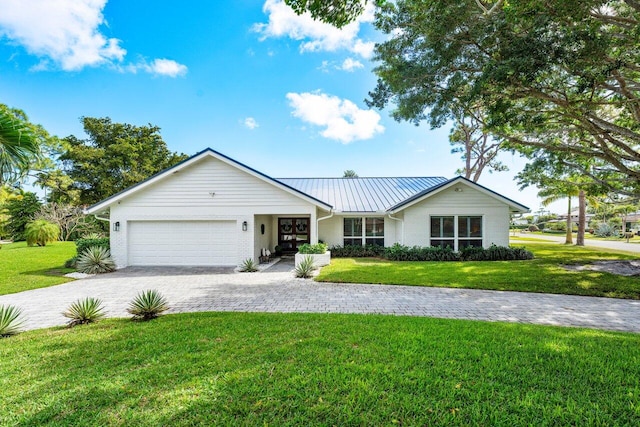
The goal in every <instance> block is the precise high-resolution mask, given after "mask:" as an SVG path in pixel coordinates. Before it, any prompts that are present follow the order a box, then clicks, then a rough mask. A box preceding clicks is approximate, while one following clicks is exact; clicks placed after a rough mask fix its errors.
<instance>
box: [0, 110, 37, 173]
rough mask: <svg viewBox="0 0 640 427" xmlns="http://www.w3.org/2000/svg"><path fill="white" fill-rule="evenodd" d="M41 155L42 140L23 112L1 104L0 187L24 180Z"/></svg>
mask: <svg viewBox="0 0 640 427" xmlns="http://www.w3.org/2000/svg"><path fill="white" fill-rule="evenodd" d="M39 153H40V139H39V138H38V136H37V135H36V134H34V132H33V125H32V124H31V123H29V121H28V119H27V116H26V114H25V113H24V111H22V110H18V109H15V108H9V107H7V106H6V105H4V104H0V185H3V184H5V183H13V182H15V181H17V180H19V179H20V178H23V177H24V176H25V175H26V173H27V172H28V170H29V166H30V165H31V163H32V162H34V161H35V159H37V158H38V155H39Z"/></svg>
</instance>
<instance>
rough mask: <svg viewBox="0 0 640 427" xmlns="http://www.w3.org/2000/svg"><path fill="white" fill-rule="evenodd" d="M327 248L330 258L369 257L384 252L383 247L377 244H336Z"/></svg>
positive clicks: (378, 255)
mask: <svg viewBox="0 0 640 427" xmlns="http://www.w3.org/2000/svg"><path fill="white" fill-rule="evenodd" d="M329 250H330V251H331V257H332V258H371V257H381V256H382V255H383V254H384V247H382V246H377V245H367V246H362V245H345V246H339V245H336V246H331V247H330V248H329Z"/></svg>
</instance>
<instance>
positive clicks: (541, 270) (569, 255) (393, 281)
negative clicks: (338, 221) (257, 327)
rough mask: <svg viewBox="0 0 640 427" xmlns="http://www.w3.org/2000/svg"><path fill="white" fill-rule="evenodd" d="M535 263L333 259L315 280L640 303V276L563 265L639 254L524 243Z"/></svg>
mask: <svg viewBox="0 0 640 427" xmlns="http://www.w3.org/2000/svg"><path fill="white" fill-rule="evenodd" d="M526 248H527V249H529V250H530V251H532V252H533V254H534V255H535V259H533V260H526V261H491V262H477V261H467V262H437V261H429V262H415V261H388V260H381V259H376V258H344V259H336V258H334V259H333V260H332V262H331V265H329V266H327V267H324V268H323V269H322V270H321V272H320V274H319V275H318V276H317V277H316V280H318V281H322V282H338V283H376V284H389V285H412V286H435V287H450V288H469V289H490V290H502V291H521V292H545V293H554V294H567V295H587V296H602V297H613V298H630V299H640V277H637V276H635V277H625V276H620V275H616V274H611V273H608V272H603V271H586V270H583V271H569V270H567V269H566V268H565V265H567V264H568V265H588V264H591V263H594V262H598V261H604V260H633V259H637V256H633V255H631V254H628V253H623V252H615V251H608V250H602V249H594V248H586V247H577V246H564V245H558V244H545V243H527V245H526Z"/></svg>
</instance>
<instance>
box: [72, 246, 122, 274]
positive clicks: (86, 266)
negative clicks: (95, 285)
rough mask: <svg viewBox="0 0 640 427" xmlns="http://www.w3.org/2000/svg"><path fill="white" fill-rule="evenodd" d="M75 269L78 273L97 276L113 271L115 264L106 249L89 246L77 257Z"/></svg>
mask: <svg viewBox="0 0 640 427" xmlns="http://www.w3.org/2000/svg"><path fill="white" fill-rule="evenodd" d="M76 267H77V269H78V271H79V272H80V273H87V274H98V273H108V272H110V271H114V270H115V269H116V264H115V262H113V259H111V255H110V253H109V250H108V249H105V248H101V247H100V246H91V247H89V248H87V249H86V250H85V251H84V252H82V254H80V256H78V260H77V261H76Z"/></svg>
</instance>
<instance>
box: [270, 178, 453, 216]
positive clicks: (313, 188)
mask: <svg viewBox="0 0 640 427" xmlns="http://www.w3.org/2000/svg"><path fill="white" fill-rule="evenodd" d="M276 179H277V180H278V181H280V182H281V183H283V184H285V185H287V186H289V187H292V188H295V189H296V190H298V191H300V192H302V193H304V194H307V195H309V196H311V197H313V198H315V199H318V200H322V201H323V202H325V203H327V204H329V205H331V206H333V207H334V209H335V210H336V211H338V212H384V211H386V210H387V209H389V208H391V207H392V206H395V205H397V204H399V203H401V202H403V201H405V200H407V199H410V198H412V197H413V196H415V195H417V194H419V193H422V192H424V191H425V190H428V189H430V188H432V187H436V186H438V185H440V184H442V183H444V182H446V181H447V179H446V178H444V177H441V176H434V177H386V178H360V177H358V178H276Z"/></svg>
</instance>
